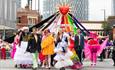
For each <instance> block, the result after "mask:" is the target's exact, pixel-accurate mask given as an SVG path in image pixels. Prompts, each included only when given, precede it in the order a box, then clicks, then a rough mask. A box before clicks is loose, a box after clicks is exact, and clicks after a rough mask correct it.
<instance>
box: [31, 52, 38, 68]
mask: <svg viewBox="0 0 115 70" xmlns="http://www.w3.org/2000/svg"><path fill="white" fill-rule="evenodd" d="M32 56H33V68H37V67H38V61H37V52H35V53H32Z"/></svg>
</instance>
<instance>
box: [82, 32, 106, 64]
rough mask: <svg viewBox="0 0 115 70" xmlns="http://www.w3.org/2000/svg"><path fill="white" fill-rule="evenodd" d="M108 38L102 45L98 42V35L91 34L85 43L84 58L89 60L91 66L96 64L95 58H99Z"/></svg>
mask: <svg viewBox="0 0 115 70" xmlns="http://www.w3.org/2000/svg"><path fill="white" fill-rule="evenodd" d="M107 40H108V38H106V40H105V41H104V42H103V43H102V44H99V42H98V35H97V34H96V33H93V32H91V33H90V36H89V39H88V41H87V42H85V50H84V51H85V57H86V58H87V59H90V60H91V66H95V65H96V62H97V57H98V56H100V54H101V52H102V50H103V49H104V47H105V45H106V43H107Z"/></svg>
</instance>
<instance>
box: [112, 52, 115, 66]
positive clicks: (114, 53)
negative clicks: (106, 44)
mask: <svg viewBox="0 0 115 70" xmlns="http://www.w3.org/2000/svg"><path fill="white" fill-rule="evenodd" d="M112 60H113V66H115V51H113V52H112Z"/></svg>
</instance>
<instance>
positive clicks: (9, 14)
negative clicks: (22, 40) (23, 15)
mask: <svg viewBox="0 0 115 70" xmlns="http://www.w3.org/2000/svg"><path fill="white" fill-rule="evenodd" d="M0 25H4V26H8V27H12V28H16V0H0Z"/></svg>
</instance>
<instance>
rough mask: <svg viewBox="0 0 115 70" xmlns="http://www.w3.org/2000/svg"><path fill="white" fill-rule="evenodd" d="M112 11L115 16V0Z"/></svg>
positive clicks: (114, 0)
mask: <svg viewBox="0 0 115 70" xmlns="http://www.w3.org/2000/svg"><path fill="white" fill-rule="evenodd" d="M112 6H113V7H112V10H113V11H112V12H113V15H114V16H115V0H112Z"/></svg>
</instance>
